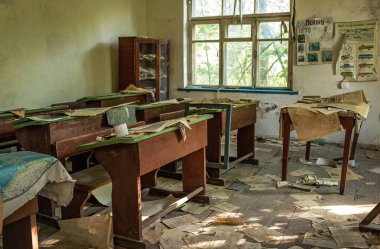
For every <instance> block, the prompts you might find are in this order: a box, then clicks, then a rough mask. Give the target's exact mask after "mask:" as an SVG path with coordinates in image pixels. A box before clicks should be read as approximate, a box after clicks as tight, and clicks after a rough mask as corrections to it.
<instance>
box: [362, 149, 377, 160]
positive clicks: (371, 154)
mask: <svg viewBox="0 0 380 249" xmlns="http://www.w3.org/2000/svg"><path fill="white" fill-rule="evenodd" d="M365 153H366V156H367V158H369V159H376V160H380V151H377V150H366V152H365Z"/></svg>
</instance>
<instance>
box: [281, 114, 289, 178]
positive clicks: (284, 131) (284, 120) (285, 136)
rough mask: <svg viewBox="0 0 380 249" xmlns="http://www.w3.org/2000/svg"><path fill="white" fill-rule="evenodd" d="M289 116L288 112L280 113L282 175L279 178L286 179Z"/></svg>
mask: <svg viewBox="0 0 380 249" xmlns="http://www.w3.org/2000/svg"><path fill="white" fill-rule="evenodd" d="M290 123H291V120H290V116H289V114H288V113H283V114H282V124H283V126H282V136H283V140H282V141H283V142H282V176H281V180H283V181H286V178H287V175H288V163H289V143H290Z"/></svg>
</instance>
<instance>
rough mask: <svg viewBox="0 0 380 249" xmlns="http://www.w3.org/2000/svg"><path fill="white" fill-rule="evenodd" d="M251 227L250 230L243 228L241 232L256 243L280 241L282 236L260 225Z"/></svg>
mask: <svg viewBox="0 0 380 249" xmlns="http://www.w3.org/2000/svg"><path fill="white" fill-rule="evenodd" d="M252 225H253V227H250V228H243V229H241V231H242V232H243V233H244V234H246V235H247V236H249V237H251V238H252V239H254V240H255V241H256V242H259V243H263V242H273V241H277V240H280V239H281V237H282V236H284V234H282V233H280V232H278V231H276V230H274V229H269V228H267V227H265V226H263V225H261V224H256V223H255V224H252Z"/></svg>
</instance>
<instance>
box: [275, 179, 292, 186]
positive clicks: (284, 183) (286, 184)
mask: <svg viewBox="0 0 380 249" xmlns="http://www.w3.org/2000/svg"><path fill="white" fill-rule="evenodd" d="M290 185H291V183H290V182H288V181H280V182H277V186H276V187H277V188H284V187H289V186H290Z"/></svg>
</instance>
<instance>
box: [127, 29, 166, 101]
mask: <svg viewBox="0 0 380 249" xmlns="http://www.w3.org/2000/svg"><path fill="white" fill-rule="evenodd" d="M129 84H134V85H135V86H137V87H141V88H145V89H148V90H152V91H153V92H154V95H155V98H156V101H161V100H166V99H168V98H169V41H168V40H155V39H147V38H139V37H119V90H123V89H125V88H126V87H127V86H128V85H129Z"/></svg>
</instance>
